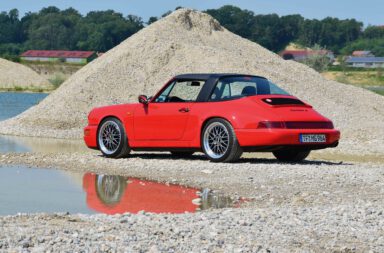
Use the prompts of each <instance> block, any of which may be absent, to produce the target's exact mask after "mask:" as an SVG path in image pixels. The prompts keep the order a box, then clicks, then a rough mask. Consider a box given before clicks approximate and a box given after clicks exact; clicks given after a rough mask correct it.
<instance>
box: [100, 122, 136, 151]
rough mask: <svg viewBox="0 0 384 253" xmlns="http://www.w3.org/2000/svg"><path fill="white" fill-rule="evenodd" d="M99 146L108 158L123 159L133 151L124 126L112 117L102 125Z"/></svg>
mask: <svg viewBox="0 0 384 253" xmlns="http://www.w3.org/2000/svg"><path fill="white" fill-rule="evenodd" d="M97 144H98V146H99V148H100V150H101V152H102V153H103V155H105V156H106V157H111V158H122V157H126V156H128V155H129V153H130V151H131V149H130V147H129V146H128V139H127V135H126V133H125V130H124V127H123V125H122V124H121V122H120V120H118V119H116V118H112V117H110V118H106V119H104V120H103V121H102V122H101V123H100V127H99V130H98V133H97Z"/></svg>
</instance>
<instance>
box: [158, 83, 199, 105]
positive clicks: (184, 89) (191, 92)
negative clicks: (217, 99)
mask: <svg viewBox="0 0 384 253" xmlns="http://www.w3.org/2000/svg"><path fill="white" fill-rule="evenodd" d="M203 85H204V81H189V80H188V81H184V80H181V81H175V82H174V83H172V84H171V85H169V86H168V87H167V88H166V89H165V90H164V91H163V92H162V93H161V94H160V95H159V96H158V97H157V98H156V99H155V101H156V102H194V101H196V99H197V97H198V95H199V93H200V91H201V88H202V87H203Z"/></svg>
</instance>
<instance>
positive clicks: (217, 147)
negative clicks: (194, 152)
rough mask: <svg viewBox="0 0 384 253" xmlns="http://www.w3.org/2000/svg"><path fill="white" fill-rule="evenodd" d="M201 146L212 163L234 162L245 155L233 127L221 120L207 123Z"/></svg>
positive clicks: (216, 119) (217, 119)
mask: <svg viewBox="0 0 384 253" xmlns="http://www.w3.org/2000/svg"><path fill="white" fill-rule="evenodd" d="M201 146H202V149H203V151H204V153H205V155H206V156H207V157H208V158H209V159H210V160H211V161H212V162H234V161H236V160H238V159H239V158H240V156H241V155H242V153H243V150H242V148H241V147H240V145H239V142H238V141H237V138H236V134H235V131H234V130H233V127H232V126H231V124H230V123H229V122H228V121H226V120H224V119H220V118H215V119H211V120H209V121H208V122H207V124H206V125H205V127H204V129H203V132H202V135H201Z"/></svg>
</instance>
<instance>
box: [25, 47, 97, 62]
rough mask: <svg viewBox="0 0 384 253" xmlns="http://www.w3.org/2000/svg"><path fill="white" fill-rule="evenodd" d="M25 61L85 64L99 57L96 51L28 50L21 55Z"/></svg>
mask: <svg viewBox="0 0 384 253" xmlns="http://www.w3.org/2000/svg"><path fill="white" fill-rule="evenodd" d="M20 57H21V59H22V60H24V61H40V62H57V61H62V62H68V63H81V64H85V63H88V62H90V61H92V60H93V59H95V58H96V57H97V55H96V52H94V51H65V50H28V51H26V52H24V53H22V54H21V55H20Z"/></svg>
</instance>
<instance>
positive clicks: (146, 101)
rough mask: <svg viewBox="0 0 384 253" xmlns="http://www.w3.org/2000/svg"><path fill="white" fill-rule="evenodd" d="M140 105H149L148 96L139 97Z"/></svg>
mask: <svg viewBox="0 0 384 253" xmlns="http://www.w3.org/2000/svg"><path fill="white" fill-rule="evenodd" d="M139 103H140V104H144V105H147V104H148V103H149V99H148V97H147V96H146V95H140V96H139Z"/></svg>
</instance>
